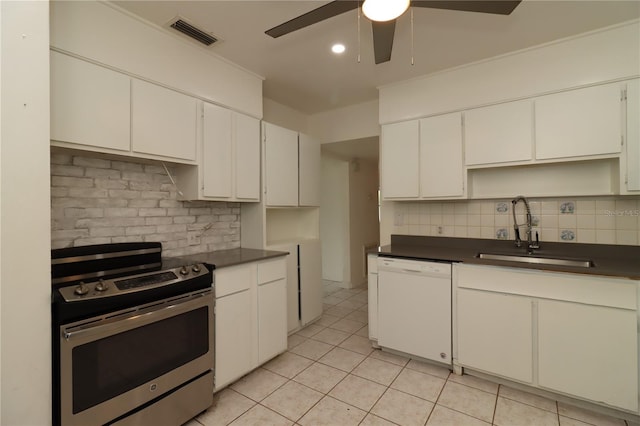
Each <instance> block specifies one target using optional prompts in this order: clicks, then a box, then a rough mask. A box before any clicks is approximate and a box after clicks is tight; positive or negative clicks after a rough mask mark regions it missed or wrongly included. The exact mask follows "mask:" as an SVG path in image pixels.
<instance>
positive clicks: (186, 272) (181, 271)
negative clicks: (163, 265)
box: [180, 266, 189, 275]
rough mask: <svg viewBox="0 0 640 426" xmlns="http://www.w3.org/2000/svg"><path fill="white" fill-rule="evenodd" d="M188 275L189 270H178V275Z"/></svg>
mask: <svg viewBox="0 0 640 426" xmlns="http://www.w3.org/2000/svg"><path fill="white" fill-rule="evenodd" d="M187 274H189V270H188V269H187V267H186V266H183V267H182V268H180V275H187Z"/></svg>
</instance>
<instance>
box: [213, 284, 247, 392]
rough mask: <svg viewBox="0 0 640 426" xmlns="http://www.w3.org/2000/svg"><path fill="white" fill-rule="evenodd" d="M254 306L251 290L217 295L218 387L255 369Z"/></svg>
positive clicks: (216, 348) (216, 368) (216, 350)
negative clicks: (252, 324)
mask: <svg viewBox="0 0 640 426" xmlns="http://www.w3.org/2000/svg"><path fill="white" fill-rule="evenodd" d="M251 307H252V304H251V292H250V291H249V290H245V291H242V292H240V293H235V294H231V295H229V296H225V297H221V298H218V299H216V319H215V328H216V347H215V352H216V365H215V370H216V371H215V375H216V379H215V387H216V389H220V388H222V387H224V386H226V385H228V384H229V383H231V382H233V381H234V380H236V379H238V378H239V377H242V376H243V375H244V374H246V373H248V372H249V371H251V369H252V355H253V354H252V332H251V321H252V319H253V316H252V314H251Z"/></svg>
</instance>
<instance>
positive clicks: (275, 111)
mask: <svg viewBox="0 0 640 426" xmlns="http://www.w3.org/2000/svg"><path fill="white" fill-rule="evenodd" d="M262 109H263V117H262V119H263V120H264V121H266V122H267V123H271V124H275V125H277V126H281V127H284V128H286V129H291V130H295V131H297V132H301V133H308V127H309V126H308V123H307V121H308V119H309V116H307V115H305V114H303V113H301V112H299V111H296V110H295V109H293V108H290V107H288V106H286V105H282V104H281V103H278V102H276V101H274V100H271V99H269V98H264V99H263V102H262Z"/></svg>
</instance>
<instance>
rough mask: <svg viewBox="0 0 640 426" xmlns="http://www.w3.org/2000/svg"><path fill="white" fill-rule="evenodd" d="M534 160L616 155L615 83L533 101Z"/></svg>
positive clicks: (618, 123) (617, 95) (618, 141)
mask: <svg viewBox="0 0 640 426" xmlns="http://www.w3.org/2000/svg"><path fill="white" fill-rule="evenodd" d="M535 110H536V120H535V134H536V159H538V160H544V159H552V158H568V157H580V156H585V155H603V154H617V153H620V151H621V138H622V104H621V85H620V84H619V83H613V84H605V85H601V86H594V87H588V88H585V89H578V90H571V91H568V92H564V93H557V94H553V95H548V96H542V97H540V98H536V100H535Z"/></svg>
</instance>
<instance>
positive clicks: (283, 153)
mask: <svg viewBox="0 0 640 426" xmlns="http://www.w3.org/2000/svg"><path fill="white" fill-rule="evenodd" d="M263 130H264V141H265V142H264V143H265V181H266V182H265V186H266V190H267V194H266V205H267V207H297V206H319V205H320V144H318V142H317V141H315V140H314V139H312V138H311V137H309V136H307V135H305V134H302V133H300V134H298V132H295V131H293V130H289V129H285V128H283V127H280V126H276V125H274V124H271V123H264V126H263Z"/></svg>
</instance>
